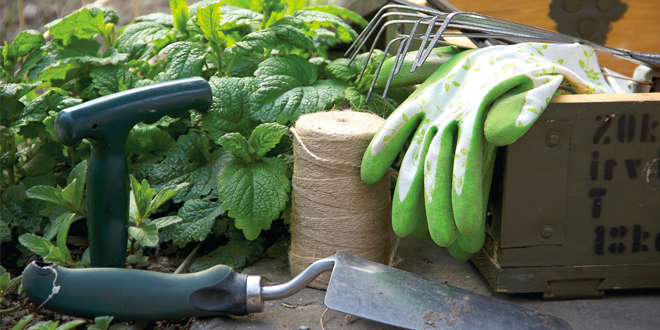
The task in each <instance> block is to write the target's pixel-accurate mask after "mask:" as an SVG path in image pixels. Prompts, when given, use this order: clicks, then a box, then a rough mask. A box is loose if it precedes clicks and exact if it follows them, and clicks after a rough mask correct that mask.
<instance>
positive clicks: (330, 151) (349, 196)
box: [289, 111, 396, 289]
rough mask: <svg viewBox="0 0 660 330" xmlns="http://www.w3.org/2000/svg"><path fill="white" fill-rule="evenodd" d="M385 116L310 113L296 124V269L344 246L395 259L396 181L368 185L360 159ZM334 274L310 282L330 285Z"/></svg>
mask: <svg viewBox="0 0 660 330" xmlns="http://www.w3.org/2000/svg"><path fill="white" fill-rule="evenodd" d="M383 122H384V120H383V119H382V118H380V117H378V116H376V115H373V114H368V113H362V112H354V111H331V112H319V113H314V114H309V115H304V116H302V117H300V119H298V121H297V122H296V125H295V127H293V128H291V131H292V133H293V136H294V143H293V153H294V156H295V160H296V161H295V164H294V168H293V179H292V185H293V188H292V203H293V204H292V214H291V249H290V251H289V262H290V267H291V275H292V276H296V275H298V274H299V273H300V272H301V271H303V270H304V269H305V268H307V267H308V266H309V265H311V264H312V263H313V262H314V261H316V260H318V259H323V258H326V257H329V256H331V255H333V254H334V253H335V252H336V251H342V252H345V253H348V254H351V255H354V256H356V257H360V258H363V259H367V260H371V261H374V262H379V263H382V264H386V265H391V264H392V262H393V259H394V249H395V248H396V247H395V245H396V244H392V242H391V240H390V233H391V229H390V228H391V225H390V223H391V211H392V206H391V205H392V204H391V200H390V193H389V191H390V189H389V185H390V181H389V177H388V176H385V177H384V178H383V179H381V180H380V181H379V182H378V183H376V184H372V185H367V184H365V183H364V182H362V180H361V179H360V163H361V162H362V156H363V155H364V152H365V150H366V149H367V147H368V146H369V143H370V142H371V139H372V137H373V136H374V134H375V133H376V131H377V130H378V128H379V127H380V126H381V125H382V123H383ZM329 279H330V274H329V273H325V274H322V275H321V276H319V277H318V278H317V279H316V280H315V281H314V282H312V283H311V284H310V286H311V287H315V288H322V289H325V288H327V285H328V281H329Z"/></svg>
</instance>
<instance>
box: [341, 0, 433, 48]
mask: <svg viewBox="0 0 660 330" xmlns="http://www.w3.org/2000/svg"><path fill="white" fill-rule="evenodd" d="M388 9H407V10H410V9H411V7H409V6H404V5H385V6H383V8H381V9H380V10H379V11H378V13H376V16H374V18H373V19H372V20H371V22H369V24H368V25H367V27H366V28H365V29H364V30H363V31H362V33H360V35H359V36H358V38H357V39H356V40H355V41H354V42H353V44H352V45H351V46H350V47H349V48H348V50H347V51H346V53H345V54H344V56H346V57H349V56H348V54H349V53H350V52H351V51H352V52H354V53H356V52H358V51H359V50H360V48H362V45H363V44H364V40H366V39H368V38H369V37H370V36H371V34H372V33H373V30H374V27H375V26H378V25H379V24H380V23H381V22H382V19H383V16H385V17H387V16H393V15H408V16H416V17H419V16H421V14H414V13H406V12H391V13H385V14H383V12H384V11H386V10H388ZM415 10H417V11H423V10H422V9H415ZM429 11H431V9H429ZM358 42H359V43H360V45H359V47H355V45H357V44H358ZM354 55H355V54H353V55H351V56H350V57H354Z"/></svg>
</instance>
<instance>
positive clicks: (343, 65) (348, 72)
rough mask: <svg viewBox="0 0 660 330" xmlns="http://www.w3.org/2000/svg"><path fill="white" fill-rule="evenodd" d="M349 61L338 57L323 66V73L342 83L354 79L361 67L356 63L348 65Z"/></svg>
mask: <svg viewBox="0 0 660 330" xmlns="http://www.w3.org/2000/svg"><path fill="white" fill-rule="evenodd" d="M349 62H350V60H349V59H347V58H338V59H336V60H334V61H332V62H330V64H328V65H327V66H326V67H325V74H326V75H327V76H328V78H331V79H335V80H339V81H341V82H343V83H345V84H346V83H349V82H351V81H354V80H355V78H357V76H358V75H359V74H360V71H361V70H362V68H361V67H360V68H358V67H357V66H356V65H350V66H349V65H348V63H349Z"/></svg>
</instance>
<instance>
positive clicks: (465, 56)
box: [361, 43, 612, 260]
mask: <svg viewBox="0 0 660 330" xmlns="http://www.w3.org/2000/svg"><path fill="white" fill-rule="evenodd" d="M560 86H565V87H570V88H572V89H573V90H574V91H575V92H577V93H584V94H592V93H611V92H612V91H611V89H610V87H609V86H608V85H607V84H606V83H604V80H603V79H602V76H601V73H600V69H599V66H598V62H597V59H596V56H595V55H594V51H593V49H591V48H590V47H588V46H584V45H579V44H540V43H537V44H519V45H511V46H493V47H488V48H483V49H477V50H469V51H464V52H462V53H459V54H458V55H455V56H454V57H453V58H452V59H450V60H449V61H447V62H446V63H445V64H443V65H442V66H441V67H440V68H439V69H438V70H437V71H436V72H435V73H434V74H433V75H431V76H430V77H429V78H428V79H427V80H426V81H425V82H424V83H423V84H422V85H421V86H420V87H419V88H418V89H417V90H415V92H414V93H412V95H410V97H408V99H407V100H406V101H405V102H403V103H402V104H401V105H400V106H399V108H398V109H397V110H396V111H395V112H394V113H393V114H392V115H391V116H390V117H389V118H388V119H387V121H386V122H385V123H384V124H383V126H382V127H381V128H380V130H379V131H378V132H377V133H376V135H375V136H374V138H373V140H372V141H371V144H370V145H369V148H368V149H367V151H366V152H365V155H364V158H363V160H362V170H361V171H362V173H361V175H362V180H363V181H364V182H366V183H375V182H378V180H380V178H382V177H383V175H384V174H385V172H386V171H387V169H388V168H389V167H390V164H391V163H392V162H393V161H394V159H395V158H396V156H397V154H398V153H399V151H400V150H401V149H402V148H403V146H404V144H405V143H406V141H407V140H408V138H409V136H410V134H411V133H412V132H413V131H414V130H416V132H415V135H414V137H413V139H412V142H411V143H410V147H409V148H408V151H407V152H406V154H405V157H404V159H403V162H402V164H401V169H400V171H399V177H398V181H397V185H396V189H395V192H394V201H393V206H392V225H393V227H394V231H395V232H396V234H397V235H399V236H402V237H403V236H407V235H410V234H413V233H417V234H419V235H425V234H426V232H427V231H428V232H430V234H431V237H432V238H433V240H434V241H435V242H436V244H438V245H440V246H447V247H449V251H450V252H451V253H452V255H453V256H454V257H455V258H457V259H462V260H466V259H467V258H469V257H470V256H471V254H472V253H475V252H477V251H479V249H481V247H482V245H483V242H484V237H485V213H486V203H487V201H488V192H489V189H490V181H491V177H492V171H493V163H494V160H495V153H494V151H495V148H496V147H497V146H504V145H507V144H511V143H513V142H515V141H516V140H517V139H518V138H520V137H521V136H522V135H523V134H524V133H525V132H526V131H527V130H528V129H529V128H530V127H531V125H532V124H533V123H534V122H535V121H536V119H538V117H539V116H540V115H541V113H542V112H543V110H544V109H545V108H546V106H547V105H548V103H549V102H550V99H551V98H552V96H553V95H554V93H555V92H556V91H557V89H558V88H559V87H560Z"/></svg>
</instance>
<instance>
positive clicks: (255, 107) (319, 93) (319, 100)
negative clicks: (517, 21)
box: [250, 76, 346, 124]
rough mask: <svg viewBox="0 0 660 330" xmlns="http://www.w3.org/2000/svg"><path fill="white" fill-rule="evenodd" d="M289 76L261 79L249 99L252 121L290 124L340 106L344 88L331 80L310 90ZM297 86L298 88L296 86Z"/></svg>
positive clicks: (314, 85) (315, 85) (312, 86)
mask: <svg viewBox="0 0 660 330" xmlns="http://www.w3.org/2000/svg"><path fill="white" fill-rule="evenodd" d="M298 84H300V82H299V81H297V79H296V78H294V77H291V76H271V77H268V78H266V79H264V80H263V81H262V83H261V85H260V86H259V89H258V90H257V91H256V92H255V93H253V94H252V95H251V97H250V102H251V106H252V111H253V113H254V114H253V117H254V118H255V119H259V120H261V121H262V122H272V121H277V122H278V123H280V124H286V123H288V122H293V121H295V120H296V119H298V117H300V116H301V115H303V114H306V113H312V112H318V111H322V110H328V109H330V108H332V107H333V106H335V105H339V104H341V103H343V102H344V100H345V98H344V90H345V89H346V85H344V84H342V83H340V82H337V81H334V80H321V81H317V82H315V83H314V84H313V85H311V86H300V85H298ZM296 85H298V86H296Z"/></svg>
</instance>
